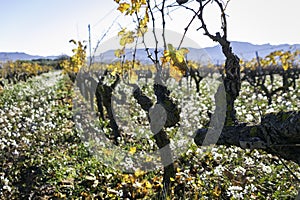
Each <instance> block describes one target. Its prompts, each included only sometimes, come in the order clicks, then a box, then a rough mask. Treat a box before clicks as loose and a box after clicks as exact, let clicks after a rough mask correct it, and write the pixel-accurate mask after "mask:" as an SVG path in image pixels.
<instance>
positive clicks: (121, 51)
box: [114, 48, 125, 58]
mask: <svg viewBox="0 0 300 200" xmlns="http://www.w3.org/2000/svg"><path fill="white" fill-rule="evenodd" d="M114 53H115V56H116V57H118V58H120V57H121V56H122V55H124V54H125V50H124V48H123V49H117V50H115V52H114Z"/></svg>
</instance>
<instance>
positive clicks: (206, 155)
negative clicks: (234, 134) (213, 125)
mask: <svg viewBox="0 0 300 200" xmlns="http://www.w3.org/2000/svg"><path fill="white" fill-rule="evenodd" d="M280 81H281V80H280V79H279V77H276V79H275V85H280V84H281V82H280ZM187 85H188V83H186V82H185V80H184V81H183V82H182V86H178V83H177V82H172V81H171V82H170V83H169V85H168V86H169V87H170V88H171V89H172V93H171V96H172V97H174V98H175V97H176V99H177V100H178V101H179V102H180V103H179V104H180V107H181V110H182V111H184V112H181V118H182V121H181V122H180V123H181V125H182V127H184V128H186V129H182V131H181V132H180V131H179V132H176V130H177V129H176V128H169V129H167V133H168V134H170V135H171V136H172V138H173V141H174V144H173V145H174V146H173V147H172V148H173V150H174V152H176V155H177V159H176V161H175V166H176V177H175V179H173V180H171V181H172V188H171V189H172V190H171V191H172V193H171V195H170V199H293V198H295V197H296V195H297V194H298V191H299V182H297V180H296V179H295V177H294V176H293V175H292V174H291V173H290V172H289V170H288V168H289V169H290V170H291V171H292V172H293V174H294V175H296V176H297V177H300V168H299V166H298V165H297V164H295V163H293V162H289V161H284V163H285V164H286V165H287V166H288V168H286V167H285V166H284V164H283V163H282V162H281V160H280V159H279V158H278V157H276V156H273V155H270V154H266V153H264V152H263V151H260V150H243V149H241V148H237V147H225V146H212V147H207V148H204V147H203V148H198V147H197V146H196V145H195V144H192V143H188V144H189V146H187V148H186V149H185V148H183V147H182V146H180V139H181V135H180V134H183V133H188V134H192V133H193V131H195V129H196V128H201V127H202V126H205V124H206V123H207V122H208V120H209V117H208V111H211V110H213V108H214V103H213V94H214V91H215V90H216V87H215V85H214V84H212V80H210V79H207V80H203V81H201V84H200V93H197V92H196V91H195V87H194V86H193V85H192V86H191V87H187ZM142 89H143V91H144V92H145V93H146V94H148V95H149V96H152V98H154V96H153V91H151V87H150V86H149V85H144V86H143V87H142ZM122 91H123V92H125V93H126V94H127V96H126V98H127V99H126V101H124V102H126V103H123V104H117V103H115V106H116V107H115V110H116V113H115V114H116V116H117V122H118V123H119V125H120V127H121V128H122V140H120V144H119V146H118V148H119V149H121V151H122V153H127V154H128V155H132V156H136V157H135V158H139V159H140V158H142V156H143V155H144V154H145V153H147V152H155V151H157V147H156V145H155V142H154V140H153V138H152V137H151V133H150V132H151V131H150V129H149V124H148V122H147V118H146V115H145V113H144V114H143V112H141V109H140V108H139V105H138V104H137V103H136V102H135V100H134V99H133V98H132V95H130V94H131V91H132V89H131V88H130V87H128V85H127V86H126V85H119V86H118V87H117V88H116V93H115V96H116V97H117V99H119V98H121V96H119V95H121V94H122ZM78 98H79V97H78V95H76V90H74V85H73V83H72V82H71V81H70V79H69V78H68V77H67V75H62V74H61V72H60V71H51V72H49V73H45V74H42V75H40V76H37V77H34V78H31V79H29V80H28V81H27V82H19V83H17V84H12V85H7V86H6V88H5V89H4V90H3V91H2V92H1V94H0V151H1V154H0V160H1V162H0V166H1V167H0V195H1V199H160V197H161V196H163V195H164V194H163V193H164V191H161V189H162V188H163V186H162V179H163V176H162V175H163V172H162V168H161V167H160V166H159V160H157V161H153V162H152V163H154V164H155V165H154V167H153V170H144V169H142V167H139V166H136V163H137V162H138V161H139V160H131V159H124V161H122V160H121V161H120V160H118V161H119V162H118V164H115V163H114V162H115V160H114V158H118V155H120V154H122V153H120V152H121V151H116V150H109V149H108V150H107V151H101V156H100V157H99V155H98V157H97V155H95V149H94V151H89V150H90V149H91V148H90V143H87V142H86V141H85V140H84V139H83V136H82V130H81V129H80V127H78V122H77V121H76V120H77V118H76V112H77V110H76V109H74V102H76V103H78V102H80V101H83V100H80V98H79V100H78ZM76 99H77V100H76ZM75 100H76V101H75ZM299 108H300V81H299V79H298V80H297V88H296V89H293V88H290V90H289V91H287V92H285V93H283V94H278V95H275V96H274V97H273V102H272V104H271V105H268V99H267V98H266V97H265V96H263V95H262V94H258V93H257V92H256V90H255V88H253V87H252V86H250V85H249V84H248V82H246V81H244V82H242V89H241V94H240V96H239V98H238V100H237V102H236V111H237V116H238V119H239V121H241V122H247V123H249V124H257V123H259V122H260V119H261V115H264V114H266V113H271V112H274V111H297V110H298V109H299ZM85 120H86V119H82V120H81V123H84V122H86V121H85ZM76 123H77V126H76ZM94 127H95V130H98V134H99V133H100V134H104V135H109V134H110V132H111V129H110V128H109V127H108V122H107V121H101V120H100V121H98V122H96V123H95V124H94ZM184 142H186V141H184ZM185 145H186V144H185ZM184 147H185V146H184ZM178 149H179V150H178ZM96 153H97V151H96Z"/></svg>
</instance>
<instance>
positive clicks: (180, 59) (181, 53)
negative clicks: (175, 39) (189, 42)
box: [175, 48, 189, 63]
mask: <svg viewBox="0 0 300 200" xmlns="http://www.w3.org/2000/svg"><path fill="white" fill-rule="evenodd" d="M188 53H189V50H188V49H187V48H181V49H179V50H177V51H176V52H175V55H176V60H177V61H178V62H180V63H181V62H183V61H184V58H185V55H186V54H188Z"/></svg>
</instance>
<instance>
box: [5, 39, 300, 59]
mask: <svg viewBox="0 0 300 200" xmlns="http://www.w3.org/2000/svg"><path fill="white" fill-rule="evenodd" d="M231 45H232V48H233V51H234V53H235V54H237V55H238V56H239V57H240V58H241V59H243V60H246V61H247V60H251V59H253V58H255V52H258V55H259V56H260V57H265V56H266V55H268V54H269V53H270V52H272V51H275V50H283V51H287V50H291V51H295V50H296V49H299V50H300V44H293V45H289V44H280V45H271V44H262V45H255V44H251V43H248V42H236V41H233V42H231ZM189 50H190V52H189V53H188V55H187V58H188V59H189V60H195V61H201V62H204V63H207V62H211V63H214V64H222V63H224V62H225V57H224V55H223V53H222V51H221V47H220V45H216V46H213V47H206V48H202V49H195V48H189ZM149 51H150V53H152V54H153V51H154V49H149ZM159 51H160V55H162V53H163V50H162V49H159ZM126 52H127V53H126V59H129V60H130V59H132V52H131V51H129V50H126ZM153 55H154V54H153ZM59 57H61V56H46V57H44V56H38V55H29V54H26V53H20V52H0V61H8V60H12V61H15V60H32V59H57V58H59ZM136 59H137V60H140V61H141V62H142V63H145V64H150V63H152V62H151V60H150V59H149V58H148V55H147V53H146V52H145V50H144V49H137V52H136ZM117 60H118V58H116V57H115V54H114V50H109V51H106V52H104V53H102V54H100V55H96V56H95V58H94V61H96V62H97V61H98V62H104V63H111V62H112V61H117Z"/></svg>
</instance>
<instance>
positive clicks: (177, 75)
mask: <svg viewBox="0 0 300 200" xmlns="http://www.w3.org/2000/svg"><path fill="white" fill-rule="evenodd" d="M184 73H185V72H184V71H183V70H181V69H180V68H178V67H177V66H175V65H170V76H171V77H173V78H174V79H175V80H176V81H180V79H181V78H182V77H183V75H184Z"/></svg>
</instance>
